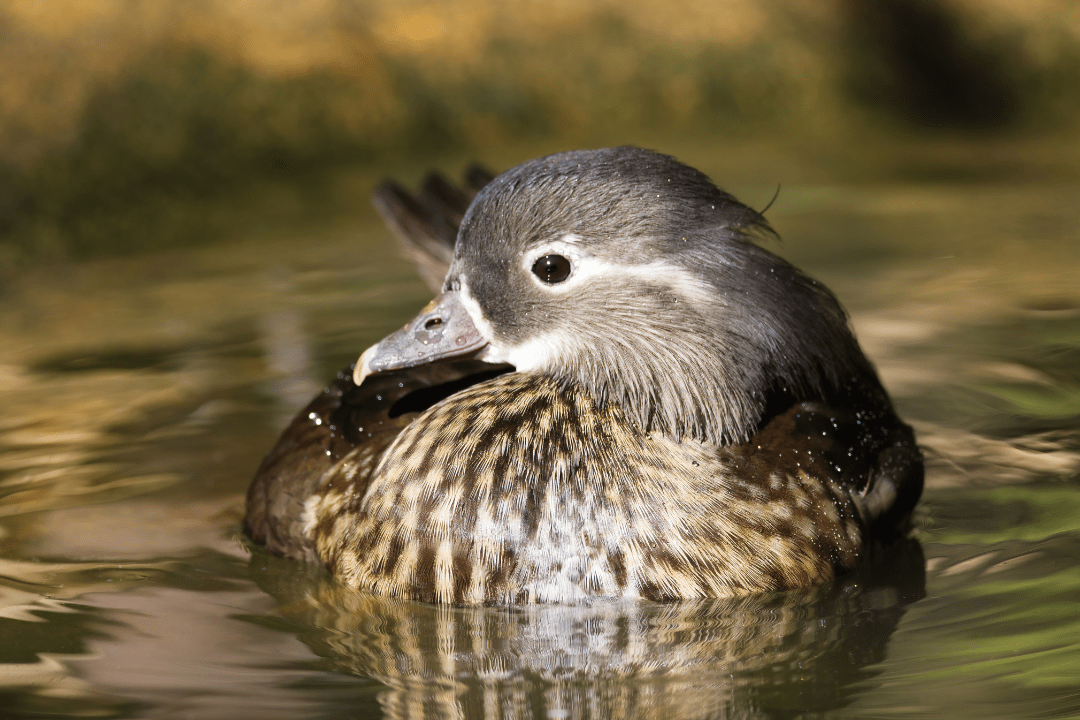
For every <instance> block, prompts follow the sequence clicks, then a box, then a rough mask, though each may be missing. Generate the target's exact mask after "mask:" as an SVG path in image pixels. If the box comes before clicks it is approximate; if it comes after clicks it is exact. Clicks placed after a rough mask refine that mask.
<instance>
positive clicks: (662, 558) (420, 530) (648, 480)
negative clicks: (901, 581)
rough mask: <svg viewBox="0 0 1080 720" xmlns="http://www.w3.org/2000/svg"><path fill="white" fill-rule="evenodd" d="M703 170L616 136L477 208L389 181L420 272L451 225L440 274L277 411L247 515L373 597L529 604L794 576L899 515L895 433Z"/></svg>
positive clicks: (830, 332)
mask: <svg viewBox="0 0 1080 720" xmlns="http://www.w3.org/2000/svg"><path fill="white" fill-rule="evenodd" d="M590 163H591V164H590ZM597 168H599V169H597ZM680 173H683V176H680ZM474 177H475V175H474ZM673 178H674V180H676V181H681V182H683V183H685V184H686V185H687V186H688V187H689V188H690V189H689V190H686V189H685V188H682V189H680V190H678V191H677V192H675V193H674V194H673V197H674V199H672V198H666V197H665V198H664V202H665V203H666V205H664V203H661V202H659V201H654V198H653V197H652V192H651V190H650V188H652V187H657V188H660V189H664V188H667V187H670V183H671V182H672V180H673ZM703 178H704V176H700V174H694V171H691V170H689V169H688V168H685V166H681V165H678V164H677V163H675V162H674V161H672V160H671V159H670V158H665V157H664V156H657V155H654V154H651V153H646V152H645V151H638V150H635V149H617V150H614V151H599V152H598V153H593V154H588V153H570V154H565V155H562V156H554V157H553V158H547V159H543V160H540V161H534V163H530V164H527V165H525V166H522V168H518V169H516V170H515V171H511V172H510V173H507V174H506V175H504V176H500V178H498V179H496V180H495V182H493V183H491V185H489V186H488V189H486V190H484V191H482V193H481V195H480V196H479V197H477V199H476V200H475V201H473V204H472V206H471V207H470V209H469V210H468V212H465V211H464V209H463V208H462V207H461V206H462V205H463V204H464V203H465V202H466V201H467V200H468V199H469V197H470V194H469V193H464V192H452V191H449V190H447V189H446V188H445V185H444V184H443V183H441V182H435V181H430V180H429V182H428V183H427V187H426V190H425V192H424V193H421V196H420V197H419V198H412V197H411V196H409V195H408V194H407V193H404V192H403V191H402V190H400V188H397V187H396V186H393V185H387V186H385V187H384V188H383V189H382V190H381V191H380V193H379V194H378V200H377V203H376V204H377V206H378V207H379V208H380V210H381V211H382V212H383V214H384V216H387V217H388V218H389V219H390V220H391V224H392V226H393V227H395V229H396V230H397V231H398V232H399V234H400V235H401V236H402V237H403V238H410V239H411V240H413V241H415V242H413V243H412V245H410V246H409V247H410V248H411V250H410V252H411V253H412V254H413V255H414V256H415V255H416V254H417V253H420V254H422V255H424V256H425V257H427V258H428V260H427V266H428V270H427V271H425V275H426V276H433V275H435V274H437V273H433V272H432V270H431V268H436V267H440V265H439V262H438V260H439V259H438V258H435V257H434V256H435V254H436V253H435V252H433V251H430V250H424V249H423V247H424V245H425V244H428V245H430V244H431V243H433V242H437V241H438V238H439V237H442V238H443V241H445V240H447V239H448V237H449V233H448V232H447V231H446V227H447V226H448V225H449V226H454V225H456V224H457V221H459V220H461V222H462V229H461V231H460V234H459V236H458V241H457V243H458V244H457V248H456V250H455V253H454V255H453V257H450V258H446V257H444V258H443V260H449V262H450V267H449V273H448V274H447V280H446V282H445V285H444V292H443V293H442V294H441V295H440V296H439V298H438V299H437V301H433V303H432V304H431V305H429V307H428V308H425V310H424V311H423V312H422V313H421V314H420V315H419V316H418V317H417V319H416V320H414V321H413V322H412V323H410V324H409V325H407V326H406V327H405V328H403V329H402V330H401V331H399V332H398V333H395V334H394V335H393V336H391V337H390V338H387V339H386V340H384V341H383V342H382V343H380V344H379V345H376V346H374V347H373V348H371V349H369V350H368V351H367V352H366V353H365V354H364V356H363V357H362V358H361V360H360V362H359V364H358V367H357V368H356V372H355V378H354V377H350V375H349V374H348V373H342V374H340V375H339V377H338V379H337V380H336V381H335V382H334V383H332V384H331V386H330V387H329V388H327V390H326V391H324V393H323V394H322V395H320V396H319V397H317V398H316V399H315V400H314V401H313V402H312V403H311V405H309V407H308V408H306V409H305V410H304V411H303V412H302V413H301V414H300V415H299V416H298V417H297V418H296V420H294V421H293V423H292V425H290V427H289V428H288V429H287V430H286V431H285V433H284V434H283V436H282V439H281V440H280V441H279V444H278V446H277V447H276V448H275V449H274V451H273V452H272V453H271V454H270V455H269V456H268V457H267V458H266V460H265V461H264V463H263V466H262V467H261V468H260V470H259V473H258V474H257V476H256V478H255V481H254V482H253V483H252V486H251V489H250V490H249V494H248V515H247V519H246V525H247V528H248V532H249V533H250V535H251V536H252V537H253V538H254V539H255V540H256V541H258V542H261V543H265V544H266V545H267V546H268V547H269V548H270V549H271V550H273V551H274V552H277V553H279V554H284V555H288V556H292V557H297V558H302V559H307V560H313V561H321V562H323V563H325V564H326V565H327V566H328V567H329V568H330V570H331V571H332V572H333V573H334V574H335V575H336V576H337V577H338V578H340V579H341V580H342V581H344V582H345V583H347V584H349V585H351V586H354V587H357V588H361V589H365V590H369V591H373V592H376V593H379V594H382V595H387V596H392V597H400V598H409V599H416V600H423V601H430V602H441V603H453V604H521V603H534V602H587V601H589V600H590V599H593V598H599V597H621V598H648V599H657V600H659V599H674V598H707V597H722V596H730V595H739V594H745V593H748V592H754V591H762V590H776V589H784V588H792V587H800V586H805V585H810V584H814V583H819V582H821V581H824V580H827V579H829V578H831V577H834V576H835V575H836V574H838V573H840V572H843V571H845V570H849V569H851V568H853V567H854V566H855V565H856V564H857V563H858V561H859V560H860V558H861V557H863V556H864V555H865V554H866V553H867V552H868V549H869V548H870V547H871V546H872V545H873V544H874V543H875V542H878V541H887V540H889V539H890V538H893V537H895V536H896V535H897V534H898V533H902V532H903V530H904V529H905V525H906V522H907V519H908V517H909V515H910V511H911V508H912V507H913V505H914V503H915V502H916V500H917V499H918V496H919V493H920V491H921V487H922V461H921V456H920V454H919V452H918V449H917V448H916V446H915V443H914V438H913V436H912V433H911V430H910V429H909V428H908V427H907V426H906V425H904V424H903V423H902V422H901V421H900V420H899V419H898V418H897V417H896V415H895V414H894V412H893V411H892V408H891V406H890V403H889V401H888V398H887V396H886V395H885V393H884V391H883V390H882V389H881V386H880V383H879V382H878V380H877V377H876V375H875V373H874V371H873V369H872V368H871V366H870V365H869V363H868V362H866V360H865V358H864V357H863V356H862V353H861V351H859V349H858V346H857V344H856V343H855V341H854V338H853V337H852V336H851V334H850V331H849V330H848V329H847V325H846V318H845V317H844V315H843V311H842V310H840V309H839V305H837V304H836V302H835V300H834V299H833V298H832V296H831V295H830V294H829V293H828V291H827V290H825V289H824V288H822V287H820V286H819V285H817V284H816V283H814V282H813V281H811V280H809V279H808V278H805V276H803V275H801V274H800V273H798V271H797V270H795V269H794V268H792V267H791V266H790V265H788V264H786V263H784V262H783V261H782V260H780V259H779V258H776V257H775V256H773V255H771V254H769V253H767V252H766V251H764V250H762V249H760V248H759V247H758V246H757V245H755V244H753V243H751V242H750V241H749V240H748V239H747V237H746V236H745V235H746V233H750V232H751V231H758V232H765V231H767V226H766V225H764V221H763V220H762V219H761V218H760V216H759V215H757V214H756V213H753V211H750V210H748V209H746V208H745V207H744V206H741V205H739V204H738V203H737V202H735V201H734V200H733V199H731V198H730V197H729V196H726V195H724V194H723V193H720V192H719V191H716V190H715V188H714V187H713V186H712V185H711V183H708V181H707V180H704V179H703ZM665 180H666V182H667V183H668V184H667V185H664V184H662V183H664V181H665ZM605 183H609V184H612V185H613V187H608V186H607V185H605ZM432 188H434V190H433V189H432ZM710 188H711V190H710ZM436 191H437V192H436ZM635 192H637V193H638V194H636V195H635ZM605 193H608V195H606V196H605ZM661 194H662V193H657V194H656V198H660V196H661ZM604 197H607V198H608V199H606V200H604V199H603V198H604ZM627 197H629V198H630V200H625V198H627ZM597 198H600V199H601V200H603V202H599V201H598V200H597ZM635 198H636V199H635ZM616 202H621V203H623V206H622V207H620V208H618V212H617V213H616V212H615V210H614V209H610V208H609V205H608V204H607V203H616ZM635 202H636V203H638V205H639V206H640V207H638V206H637V205H634V204H633V203H635ZM654 202H655V205H654ZM627 203H630V204H627ZM695 203H697V204H696V205H695ZM683 207H686V208H688V209H687V210H686V212H685V213H683V212H682V210H681V209H682V208H683ZM635 208H637V209H636V210H635ZM665 208H666V209H665ZM633 212H640V213H641V214H640V216H639V217H631V216H630V215H632V213H633ZM665 212H666V213H668V215H667V216H665V215H664V213H665ZM521 214H524V217H525V219H524V221H522V218H521ZM609 216H612V217H609ZM462 218H464V219H463V220H462ZM687 218H689V219H687ZM667 224H670V225H671V232H667V231H666V227H667ZM664 233H666V234H664ZM688 237H689V238H691V240H690V241H688V240H687V238H688ZM417 238H420V239H419V240H417ZM695 238H696V239H695ZM440 252H441V251H440ZM545 253H546V255H543V256H544V257H549V256H552V255H556V254H558V257H559V258H563V255H565V256H566V257H567V258H569V259H568V260H566V263H567V267H571V268H572V271H571V272H568V273H566V275H567V277H563V276H561V275H559V276H556V277H555V278H554V281H553V282H552V281H551V280H552V278H550V277H548V276H542V277H541V276H539V275H537V273H538V272H539V270H538V269H537V267H538V265H534V263H535V260H536V257H537V256H539V255H541V254H545ZM444 256H445V253H444ZM616 260H617V262H616ZM560 262H561V260H560ZM618 263H625V268H626V274H625V277H619V278H614V279H613V278H610V277H609V276H610V274H611V273H612V272H613V271H614V272H616V273H618V271H619V270H620V267H621V266H620V265H619V264H618ZM420 264H421V265H422V266H423V265H424V263H423V262H422V263H420ZM559 267H563V266H561V265H560V266H559ZM518 268H520V269H518ZM530 268H532V272H533V275H537V276H538V277H541V279H540V280H539V281H538V280H537V279H536V277H532V276H530V275H529V270H530ZM598 268H599V269H598ZM619 274H621V273H619ZM530 283H531V284H530ZM680 303H681V304H680ZM536 317H541V318H543V320H544V321H543V322H542V323H540V324H536V323H535V320H534V319H533V318H536ZM531 328H532V329H531ZM537 338H540V341H538V340H537ZM357 383H359V384H357Z"/></svg>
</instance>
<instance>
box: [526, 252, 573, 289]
mask: <svg viewBox="0 0 1080 720" xmlns="http://www.w3.org/2000/svg"><path fill="white" fill-rule="evenodd" d="M532 271H533V275H535V276H536V277H538V278H540V279H541V280H543V281H544V282H546V283H547V284H548V285H554V284H556V283H561V282H562V281H563V280H565V279H566V278H568V277H570V261H569V260H567V259H566V258H564V257H563V256H562V255H544V256H543V257H542V258H540V259H539V260H537V261H536V262H535V263H533V266H532Z"/></svg>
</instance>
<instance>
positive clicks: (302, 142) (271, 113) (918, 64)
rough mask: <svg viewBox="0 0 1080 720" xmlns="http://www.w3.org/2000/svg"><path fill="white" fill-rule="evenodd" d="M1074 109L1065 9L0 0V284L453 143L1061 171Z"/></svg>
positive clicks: (1022, 5) (426, 162) (304, 210)
mask: <svg viewBox="0 0 1080 720" xmlns="http://www.w3.org/2000/svg"><path fill="white" fill-rule="evenodd" d="M1078 110H1080V3H1077V2H1076V1H1075V0H815V1H814V2H798V1H796V0H790V1H785V0H772V1H763V0H712V1H711V2H704V1H703V2H690V1H680V2H665V3H656V2H654V1H653V2H644V1H641V0H547V1H545V2H532V1H526V0H511V1H508V2H501V3H490V2H481V1H478V0H442V1H440V2H427V1H417V0H395V1H394V2H390V0H307V1H306V2H302V3H297V2H286V1H284V0H262V1H260V2H253V1H251V0H171V1H167V0H160V1H158V0H49V1H48V2H38V1H34V0H0V279H2V278H4V277H5V276H6V277H10V275H11V273H13V272H17V271H18V270H19V269H20V268H22V267H26V266H27V265H28V264H39V263H41V262H52V261H64V260H78V259H82V258H86V257H90V256H97V255H102V254H114V253H122V252H133V251H140V250H145V249H152V248H153V249H156V248H163V247H183V246H187V245H189V244H193V243H206V242H213V241H216V240H218V239H221V238H223V237H227V236H229V235H230V234H232V233H233V232H234V230H235V227H236V224H237V223H250V222H251V218H252V217H257V218H259V219H260V220H259V221H260V222H265V223H269V224H280V223H293V222H307V221H310V220H311V219H312V218H323V219H325V218H327V217H333V216H335V215H338V216H340V215H341V214H342V213H346V214H347V213H356V212H367V210H366V204H367V202H366V198H365V197H364V196H365V195H366V192H367V190H368V189H370V187H371V185H372V184H373V183H374V182H375V181H376V180H377V179H378V178H379V177H380V176H381V175H383V174H388V173H392V174H397V175H399V176H404V177H405V179H412V178H415V177H416V176H418V174H419V173H420V172H422V171H424V170H426V169H427V168H429V167H447V166H450V167H452V166H453V165H454V164H455V163H461V162H464V160H465V159H466V158H470V157H474V158H476V159H479V160H481V161H483V162H486V163H488V164H490V165H492V166H493V167H494V168H495V169H503V168H504V167H505V166H507V165H511V164H515V163H517V162H520V161H522V160H524V159H526V158H528V157H531V156H534V155H537V154H541V153H546V152H554V151H558V150H563V149H569V148H573V147H590V146H603V145H613V144H619V143H627V142H629V143H634V144H640V145H645V146H650V147H654V148H656V149H660V150H664V151H667V152H671V153H673V154H676V155H679V156H681V157H682V158H683V159H684V160H686V161H687V162H690V163H691V164H699V165H700V164H702V163H701V161H700V160H699V158H698V157H697V156H698V155H700V154H701V153H702V150H701V148H702V147H703V146H707V147H709V148H712V151H711V152H712V153H713V154H714V155H715V156H720V155H723V156H724V157H725V158H726V159H727V160H726V162H728V163H730V164H737V165H739V166H741V167H743V168H745V170H744V173H748V176H749V177H753V178H755V179H756V180H760V181H761V182H764V183H778V182H779V183H783V182H790V181H791V180H792V179H793V176H798V175H799V174H800V173H805V172H807V171H806V170H805V169H800V168H807V167H810V168H813V172H814V173H815V174H818V175H821V174H825V175H831V176H836V175H847V176H854V177H855V178H857V177H859V176H860V175H866V176H867V177H881V176H883V175H897V174H899V175H904V174H907V175H911V174H920V173H921V174H924V175H930V176H932V177H940V178H945V179H948V178H949V177H950V174H970V173H972V172H975V173H977V174H978V173H981V174H983V175H986V176H988V177H993V176H995V175H1001V174H1005V175H1008V176H1009V177H1010V178H1012V179H1015V178H1016V177H1018V176H1021V177H1022V175H1023V173H1025V172H1033V173H1038V174H1043V175H1044V174H1046V173H1048V172H1049V173H1070V174H1071V173H1075V172H1076V171H1077V170H1076V169H1077V168H1078V167H1080V162H1077V158H1078V155H1080V152H1078V148H1077V145H1078V143H1077V131H1078V129H1080V127H1078V126H1080V112H1078ZM1032 138H1035V139H1037V140H1038V143H1037V148H1038V149H1037V150H1032V147H1033V146H1032V144H1031V142H1030V141H1031V139H1032ZM913 147H917V149H914V150H913V149H912V148H913ZM691 148H692V149H693V150H692V151H690V150H689V149H691ZM680 150H682V151H683V152H680ZM958 158H959V159H958ZM706 165H708V163H706ZM712 165H713V167H715V166H716V165H717V161H713V163H712ZM713 167H709V166H707V167H706V168H705V169H707V170H710V169H713ZM973 168H974V169H973ZM847 179H851V177H848V178H847ZM717 180H718V181H720V182H721V183H723V182H724V181H725V180H724V178H722V177H718V178H717ZM747 199H748V200H749V201H751V202H754V201H755V200H756V198H747ZM764 200H767V198H764Z"/></svg>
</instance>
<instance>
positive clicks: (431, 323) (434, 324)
mask: <svg viewBox="0 0 1080 720" xmlns="http://www.w3.org/2000/svg"><path fill="white" fill-rule="evenodd" d="M442 324H443V321H442V318H441V317H433V318H429V319H428V320H427V322H425V323H424V329H425V330H434V329H436V328H438V327H441V326H442Z"/></svg>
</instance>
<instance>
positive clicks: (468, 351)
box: [353, 292, 488, 385]
mask: <svg viewBox="0 0 1080 720" xmlns="http://www.w3.org/2000/svg"><path fill="white" fill-rule="evenodd" d="M487 344H488V341H487V339H486V338H484V336H482V335H481V334H480V331H479V330H477V329H476V325H474V324H473V321H472V318H471V317H470V316H469V313H468V312H467V311H466V310H465V308H464V306H463V305H462V304H461V299H460V297H459V294H458V293H457V292H445V293H443V294H442V295H439V296H438V297H436V298H435V299H434V300H432V301H431V302H430V303H428V305H427V307H425V308H424V309H423V310H421V311H420V314H419V315H417V316H416V317H415V318H413V319H412V320H411V321H410V322H409V324H407V325H406V326H405V327H403V328H401V329H400V330H398V331H397V332H395V333H393V334H392V335H388V336H387V337H385V338H383V339H382V340H380V341H379V342H378V343H376V344H374V345H372V346H371V347H369V348H368V349H367V350H365V351H364V354H363V355H361V356H360V359H359V360H357V361H356V368H355V369H354V370H353V382H355V383H356V384H357V385H359V384H360V383H362V382H364V378H366V377H367V376H368V375H371V374H374V373H381V372H386V371H388V370H399V369H402V368H410V367H416V366H417V365H424V364H426V363H431V362H437V361H439V360H444V359H447V358H457V357H465V356H473V355H476V354H477V353H479V352H480V351H482V350H483V349H484V348H485V347H487Z"/></svg>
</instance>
